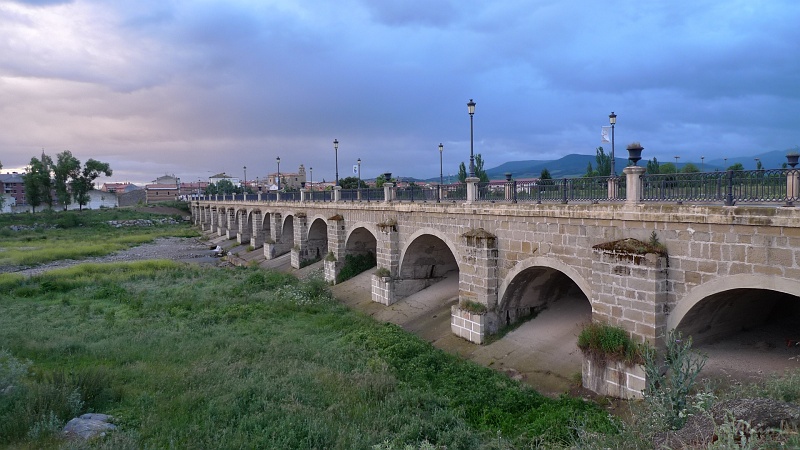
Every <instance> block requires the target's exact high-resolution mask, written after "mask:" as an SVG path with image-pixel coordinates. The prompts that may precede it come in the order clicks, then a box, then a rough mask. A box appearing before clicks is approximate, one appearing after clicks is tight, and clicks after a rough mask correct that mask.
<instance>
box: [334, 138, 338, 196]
mask: <svg viewBox="0 0 800 450" xmlns="http://www.w3.org/2000/svg"><path fill="white" fill-rule="evenodd" d="M333 151H334V153H335V154H336V155H335V156H336V179H335V180H333V185H334V186H338V185H339V140H338V139H334V140H333Z"/></svg>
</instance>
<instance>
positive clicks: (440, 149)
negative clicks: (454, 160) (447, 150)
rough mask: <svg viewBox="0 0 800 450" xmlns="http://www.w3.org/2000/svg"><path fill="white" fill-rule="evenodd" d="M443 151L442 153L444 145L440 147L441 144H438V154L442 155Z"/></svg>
mask: <svg viewBox="0 0 800 450" xmlns="http://www.w3.org/2000/svg"><path fill="white" fill-rule="evenodd" d="M443 151H444V145H442V144H441V142H440V143H439V153H442V152H443Z"/></svg>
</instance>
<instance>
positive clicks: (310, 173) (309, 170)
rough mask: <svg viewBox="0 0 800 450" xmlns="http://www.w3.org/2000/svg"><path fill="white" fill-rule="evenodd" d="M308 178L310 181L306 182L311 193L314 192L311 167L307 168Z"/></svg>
mask: <svg viewBox="0 0 800 450" xmlns="http://www.w3.org/2000/svg"><path fill="white" fill-rule="evenodd" d="M308 176H309V180H311V181H309V182H308V183H309V184H310V185H311V186H310V188H311V192H314V168H313V167H309V168H308Z"/></svg>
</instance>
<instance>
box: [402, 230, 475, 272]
mask: <svg viewBox="0 0 800 450" xmlns="http://www.w3.org/2000/svg"><path fill="white" fill-rule="evenodd" d="M424 235H431V236H434V237H436V238H438V239H439V240H441V241H442V242H443V243H444V244H445V245H446V246H447V248H448V249H449V250H450V253H451V254H452V255H453V257H454V258H455V261H456V265H458V261H461V254H460V252H459V251H458V247H457V246H456V245H455V244H453V242H452V241H451V240H450V238H448V237H447V236H446V235H445V234H444V233H442V232H440V231H439V230H435V229H433V228H420V229H418V230H417V231H415V232H414V233H412V234H411V236H409V238H408V239H407V240H406V242H405V245H404V246H403V248H402V250H401V251H400V268H399V269H400V271H402V270H403V264H404V262H405V261H406V252H407V251H408V249H409V248H410V247H411V245H412V244H413V243H414V241H415V240H417V239H418V238H419V237H421V236H424ZM457 268H458V269H459V270H461V267H460V266H458V267H457Z"/></svg>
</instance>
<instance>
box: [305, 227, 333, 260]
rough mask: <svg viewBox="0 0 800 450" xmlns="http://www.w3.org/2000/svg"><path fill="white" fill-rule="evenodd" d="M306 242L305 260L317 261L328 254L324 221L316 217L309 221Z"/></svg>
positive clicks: (326, 231) (326, 229) (326, 228)
mask: <svg viewBox="0 0 800 450" xmlns="http://www.w3.org/2000/svg"><path fill="white" fill-rule="evenodd" d="M306 242H307V243H306V249H307V259H310V260H318V259H322V258H324V257H325V255H327V254H328V223H327V221H326V220H325V219H323V218H321V217H318V218H315V219H313V220H312V221H311V225H309V226H308V237H307V241H306Z"/></svg>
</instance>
